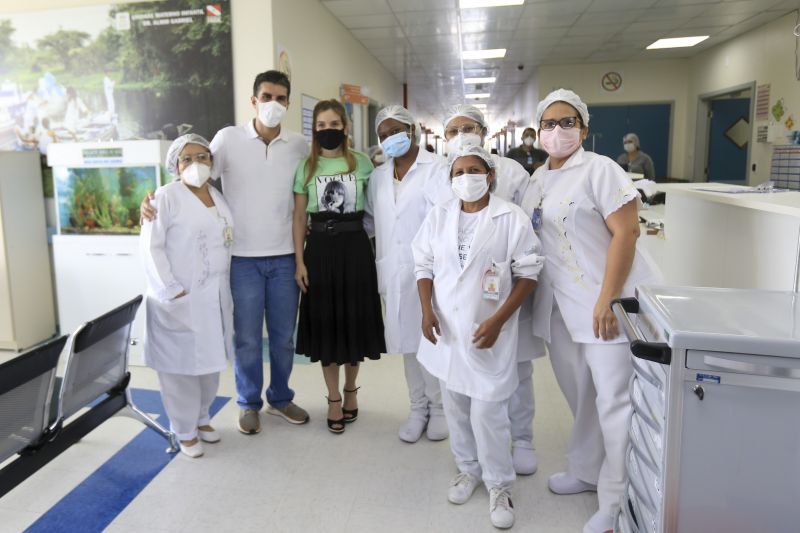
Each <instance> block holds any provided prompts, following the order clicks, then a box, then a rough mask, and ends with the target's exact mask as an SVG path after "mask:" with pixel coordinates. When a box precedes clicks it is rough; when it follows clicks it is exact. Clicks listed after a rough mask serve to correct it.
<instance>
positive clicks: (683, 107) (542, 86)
mask: <svg viewBox="0 0 800 533" xmlns="http://www.w3.org/2000/svg"><path fill="white" fill-rule="evenodd" d="M612 71H613V72H618V73H620V74H621V75H622V87H621V88H620V89H619V90H618V91H615V92H609V91H606V90H604V89H603V87H602V85H601V84H600V81H601V80H602V78H603V75H604V74H605V73H607V72H612ZM537 77H538V92H539V96H540V97H541V98H544V97H545V96H547V94H548V93H550V92H551V91H552V90H554V89H558V88H560V87H563V88H565V89H571V90H573V91H575V92H576V93H578V95H580V97H581V99H582V100H583V101H584V102H586V103H587V104H588V105H589V108H590V112H591V106H592V104H618V105H624V104H644V103H662V102H671V103H672V117H673V118H672V132H671V137H672V138H671V140H670V145H671V151H672V154H671V157H670V165H669V173H670V175H671V177H678V178H681V177H685V176H686V175H685V174H684V168H685V165H684V163H685V161H686V157H687V155H686V146H687V145H686V143H685V139H686V134H687V122H686V120H687V117H688V113H689V109H690V108H691V109H692V110H694V109H696V106H695V105H694V104H692V103H691V101H690V100H689V90H688V86H689V80H688V78H689V62H688V60H686V59H659V60H653V61H629V62H620V63H593V64H588V65H546V66H542V67H539V69H538V70H537ZM534 111H535V107H534ZM692 112H694V111H692ZM692 118H694V115H693V114H692ZM591 126H592V124H591V120H590V122H589V129H590V130H591ZM621 150H622V139H620V151H621Z"/></svg>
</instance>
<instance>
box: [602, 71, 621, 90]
mask: <svg viewBox="0 0 800 533" xmlns="http://www.w3.org/2000/svg"><path fill="white" fill-rule="evenodd" d="M600 84H601V85H602V86H603V89H605V90H606V91H608V92H614V91H618V90H619V89H620V88H621V87H622V74H620V73H619V72H606V73H605V74H603V79H602V80H601V81H600Z"/></svg>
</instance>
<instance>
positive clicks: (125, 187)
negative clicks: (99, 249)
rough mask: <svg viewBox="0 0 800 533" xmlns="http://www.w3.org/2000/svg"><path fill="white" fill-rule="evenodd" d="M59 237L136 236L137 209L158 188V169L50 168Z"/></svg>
mask: <svg viewBox="0 0 800 533" xmlns="http://www.w3.org/2000/svg"><path fill="white" fill-rule="evenodd" d="M53 180H54V181H55V189H56V190H55V192H56V198H57V202H58V223H59V231H60V233H62V234H93V235H95V234H107V235H128V234H138V233H139V206H140V205H141V203H142V200H143V199H144V197H145V195H146V194H147V193H148V192H151V191H155V190H156V187H157V186H158V168H157V167H156V166H155V165H154V166H135V167H99V168H98V167H92V168H69V167H58V166H57V167H54V168H53Z"/></svg>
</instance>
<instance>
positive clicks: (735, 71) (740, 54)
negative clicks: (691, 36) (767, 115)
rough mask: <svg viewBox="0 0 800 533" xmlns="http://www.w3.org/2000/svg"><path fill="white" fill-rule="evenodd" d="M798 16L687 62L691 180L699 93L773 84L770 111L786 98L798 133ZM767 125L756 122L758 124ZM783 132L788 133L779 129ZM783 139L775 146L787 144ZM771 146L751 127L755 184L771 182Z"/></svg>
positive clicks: (687, 149) (686, 147)
mask: <svg viewBox="0 0 800 533" xmlns="http://www.w3.org/2000/svg"><path fill="white" fill-rule="evenodd" d="M795 24H796V14H795V13H790V14H788V15H785V16H783V17H781V18H780V19H778V20H776V21H774V22H771V23H769V24H766V25H764V26H761V27H759V28H756V29H754V30H751V31H749V32H747V33H745V34H744V35H741V36H739V37H737V38H735V39H731V40H730V41H728V42H725V43H722V44H720V45H719V46H715V47H714V48H711V49H709V50H707V51H706V52H703V53H702V54H699V55H697V56H695V57H693V58H692V59H691V60H690V62H689V83H690V85H689V91H690V94H691V100H690V103H691V106H690V109H688V110H687V116H686V121H687V123H688V133H689V134H688V135H686V137H685V139H684V150H685V152H686V154H687V156H688V157H687V160H686V166H685V170H684V173H685V174H686V175H690V174H691V173H692V167H693V165H694V140H695V139H694V137H695V135H694V133H695V132H694V128H695V117H696V110H697V101H698V98H699V96H700V95H701V94H707V93H710V92H716V91H720V90H724V89H727V88H729V87H734V86H737V85H741V84H744V83H751V82H753V81H755V82H756V85H762V84H766V83H769V84H771V86H772V91H771V98H770V106H772V105H773V104H774V103H775V102H776V101H777V100H778V98H783V99H784V101H785V103H786V107H787V108H788V109H789V112H790V113H791V115H792V116H793V118H794V122H795V124H796V126H795V129H798V128H800V82H798V81H797V78H796V76H795V70H794V69H795V46H797V38H796V37H795V36H794V35H793V34H792V29H793V28H794V26H795ZM758 124H765V123H763V122H761V123H759V122H755V123H754V126H755V125H758ZM778 129H779V130H781V131H782V132H783V131H785V129H784V128H782V127H780V128H778ZM782 135H783V134H781V137H780V139H779V140H777V141H776V144H784V143H785V142H786V141H785V138H783V136H782ZM771 154H772V146H771V145H770V144H767V143H757V142H756V128H755V127H753V128H752V138H751V141H750V161H751V163H755V164H756V171H755V172H753V171H752V170H751V169H748V181H749V183H750V184H751V185H753V184H757V183H761V182H763V181H766V180H767V179H769V170H770V159H771Z"/></svg>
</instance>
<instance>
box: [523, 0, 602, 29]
mask: <svg viewBox="0 0 800 533" xmlns="http://www.w3.org/2000/svg"><path fill="white" fill-rule="evenodd" d="M591 4H592V0H569V1H564V0H556V1H554V2H527V3H526V4H525V9H524V10H523V12H522V18H534V17H545V18H548V19H550V24H552V25H554V26H560V25H570V24H572V22H574V20H575V19H576V18H577V17H578V15H580V14H582V13H583V12H584V11H586V9H587V8H588V7H589V6H590V5H591Z"/></svg>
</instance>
